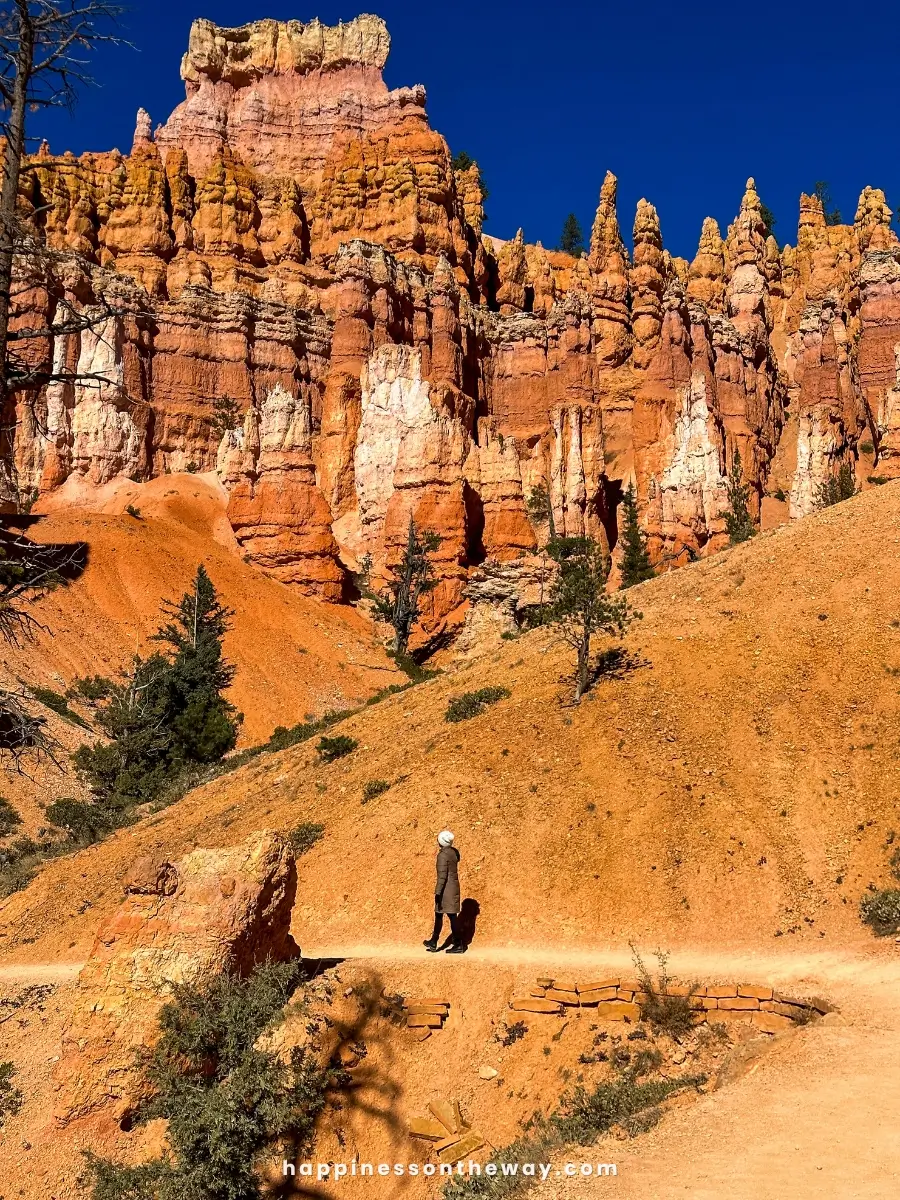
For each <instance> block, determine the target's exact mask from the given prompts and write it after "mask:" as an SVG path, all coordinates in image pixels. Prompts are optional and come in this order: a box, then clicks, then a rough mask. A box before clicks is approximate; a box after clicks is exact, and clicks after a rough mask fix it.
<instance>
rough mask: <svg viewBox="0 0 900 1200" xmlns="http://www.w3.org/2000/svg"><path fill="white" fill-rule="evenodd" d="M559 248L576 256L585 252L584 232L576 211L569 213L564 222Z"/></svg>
mask: <svg viewBox="0 0 900 1200" xmlns="http://www.w3.org/2000/svg"><path fill="white" fill-rule="evenodd" d="M557 250H562V251H563V253H565V254H571V255H573V256H574V257H575V258H578V257H580V255H582V254H583V253H584V234H583V232H582V230H581V226H580V225H579V223H578V218H577V217H576V216H575V214H574V213H569V215H568V216H567V217H566V219H565V221H564V223H563V227H562V233H561V234H560V238H559V245H558V246H557Z"/></svg>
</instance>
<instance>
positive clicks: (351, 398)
mask: <svg viewBox="0 0 900 1200" xmlns="http://www.w3.org/2000/svg"><path fill="white" fill-rule="evenodd" d="M389 49H390V39H389V36H388V32H387V29H386V27H385V25H384V22H383V21H381V20H380V18H378V17H373V16H361V17H358V18H356V19H355V20H353V21H350V22H348V23H346V24H343V25H340V26H337V27H335V28H330V27H328V26H325V25H322V24H321V23H320V22H319V21H311V22H309V23H307V24H304V23H301V22H299V21H289V22H279V21H274V20H263V21H255V22H253V23H251V24H249V25H246V26H242V27H240V28H237V29H223V28H219V27H217V26H215V25H214V24H212V23H211V22H209V21H206V20H198V21H196V22H195V23H194V25H193V27H192V30H191V34H190V40H189V45H188V50H187V53H186V54H185V56H184V59H183V61H182V67H181V74H182V78H183V80H184V83H185V91H186V96H185V100H184V101H183V102H182V103H181V104H180V105H179V106H178V107H177V108H176V110H175V111H174V112H173V113H172V114H171V116H170V117H169V118H168V120H167V121H165V122H164V123H163V124H161V125H159V126H158V127H157V128H156V130H155V132H154V130H153V122H152V120H151V117H150V116H149V114H148V113H146V112H145V111H144V110H143V109H141V110H140V111H139V112H138V114H137V119H136V127H135V134H134V142H133V145H132V147H131V150H130V153H128V154H123V153H121V152H120V151H118V150H111V151H109V152H106V153H97V154H85V155H82V156H81V157H80V158H76V157H74V156H73V155H71V154H66V155H63V156H60V157H54V156H53V155H52V154H51V153H50V151H49V149H48V148H47V147H46V146H44V147H42V149H41V150H40V152H39V153H38V154H37V155H35V156H34V157H33V158H32V159H31V160H30V167H31V169H30V170H29V171H28V172H26V173H25V174H24V175H23V181H22V188H21V195H20V207H21V211H22V214H23V216H24V217H25V218H26V219H29V220H31V221H32V222H33V225H34V228H35V231H36V234H37V236H39V237H41V238H43V239H45V240H46V242H47V243H48V244H49V245H50V246H51V247H52V248H53V249H54V250H59V251H63V252H69V253H70V254H71V256H72V257H71V259H70V260H68V264H67V266H66V269H65V272H64V275H63V284H62V286H63V288H64V290H65V292H66V296H65V298H66V299H68V300H69V301H70V302H71V303H72V304H73V305H74V306H75V307H76V308H82V309H85V310H87V311H89V312H90V311H91V310H92V308H94V309H95V310H96V312H97V313H98V314H100V315H99V316H98V321H97V323H96V325H95V326H94V327H93V328H91V329H88V330H85V331H82V332H77V331H76V332H71V333H68V334H66V335H64V336H61V337H59V338H58V339H57V340H56V343H55V344H50V342H49V341H47V340H46V339H44V340H39V341H37V342H36V343H35V346H34V349H33V354H34V355H35V356H37V358H41V356H43V358H44V359H45V360H46V362H47V363H48V364H56V366H57V368H58V369H60V370H61V369H62V368H72V367H75V368H77V370H78V371H79V373H80V375H81V376H82V378H81V379H80V380H79V381H78V382H77V383H74V384H73V383H70V382H51V383H49V384H47V385H46V386H45V387H43V388H41V389H39V390H38V391H36V392H35V393H34V394H30V395H20V396H18V397H17V398H16V403H17V413H15V414H13V413H12V412H10V413H8V414H7V416H8V418H9V420H8V421H6V422H5V424H7V425H8V426H9V427H10V428H12V427H13V425H14V427H15V436H14V439H13V442H12V444H11V445H10V446H9V447H8V452H7V454H6V456H5V459H4V462H3V471H2V473H0V487H2V489H3V495H2V497H0V499H2V501H3V502H4V503H5V504H6V505H7V506H9V505H11V504H14V503H16V502H17V501H21V499H22V498H23V497H26V496H28V497H30V496H31V495H32V494H33V493H34V492H35V491H37V492H39V493H40V492H44V491H50V490H52V489H55V488H58V487H60V486H61V485H62V484H64V483H65V482H66V480H67V479H69V478H70V477H72V476H78V477H81V478H83V479H86V480H89V481H90V482H91V483H93V484H103V483H107V482H108V481H109V480H111V479H113V478H115V477H116V476H127V477H128V478H130V479H134V480H142V479H147V478H151V477H153V476H157V475H161V474H165V473H167V472H174V471H185V470H187V471H192V470H196V471H213V470H215V471H218V473H219V476H220V478H221V481H222V483H223V485H224V487H225V489H226V491H227V493H228V496H229V499H228V514H229V518H230V520H231V522H232V525H233V528H234V531H235V534H236V537H237V541H238V543H239V545H240V547H241V551H242V553H244V554H245V555H247V556H248V557H249V558H250V559H251V560H252V561H253V562H255V563H256V564H257V565H258V566H260V567H261V568H262V569H263V570H266V571H268V572H271V573H273V574H274V575H276V576H277V578H279V579H281V580H282V581H284V582H285V583H286V584H289V585H290V586H295V587H298V588H301V589H303V590H304V591H306V592H308V593H310V594H312V595H315V596H318V597H319V598H321V599H323V600H327V601H335V602H336V601H340V600H341V599H343V598H346V597H347V595H348V594H349V589H348V583H349V576H350V573H351V572H353V571H355V570H357V569H358V568H359V565H360V563H361V562H362V560H363V559H367V560H369V561H370V562H371V564H372V570H373V572H374V573H375V577H376V579H377V578H382V579H383V578H384V577H385V574H386V572H387V571H388V570H389V568H390V567H391V565H392V564H393V563H394V562H395V561H396V560H397V558H398V556H399V554H400V553H401V552H402V546H403V544H404V542H405V539H406V534H407V530H408V526H409V520H410V518H411V517H412V519H413V520H414V521H415V522H416V523H417V525H419V526H422V527H428V528H430V529H433V530H434V531H435V532H436V533H437V534H438V535H439V536H440V539H441V542H440V547H439V549H438V551H437V553H436V555H435V563H436V570H437V577H438V584H437V587H436V588H435V589H434V591H433V592H432V593H431V594H430V596H429V598H428V605H429V609H428V612H427V613H426V615H425V624H426V632H427V633H428V634H429V635H430V634H432V633H436V632H439V631H440V630H441V629H442V628H443V627H444V626H445V625H446V624H447V623H448V621H450V622H459V621H462V620H463V619H464V616H465V609H466V605H467V603H468V599H467V597H468V589H469V585H470V584H472V585H474V584H475V583H476V582H478V581H479V580H480V581H482V583H480V584H479V587H480V588H481V592H480V593H479V595H480V596H481V599H480V601H479V602H480V603H482V604H483V603H484V602H485V596H486V595H488V594H493V591H492V588H487V589H486V588H485V587H484V586H482V585H483V580H484V579H485V578H487V579H493V578H494V575H493V574H492V572H493V571H494V569H495V568H497V567H498V566H499V565H501V564H508V563H513V564H515V563H519V564H520V565H521V568H522V570H521V571H519V568H515V569H513V568H510V570H509V571H506V574H504V575H503V578H504V580H506V581H507V583H508V581H509V580H514V579H518V578H519V576H520V575H521V574H522V572H524V575H523V577H525V576H527V577H528V578H529V579H530V578H531V573H532V568H531V566H530V565H528V564H529V563H530V562H531V559H530V558H529V556H531V555H533V554H534V553H535V552H536V551H537V552H539V551H540V547H541V545H542V544H543V543H544V542H545V541H546V539H547V537H548V536H549V534H550V531H551V526H552V528H553V529H554V530H555V531H556V532H557V533H564V534H569V535H575V536H578V535H582V534H588V535H590V536H592V537H596V538H598V539H599V540H600V541H601V542H603V543H604V544H605V545H606V546H607V547H609V549H610V550H611V551H612V552H613V556H614V558H615V555H616V545H617V538H618V517H619V505H620V502H621V498H622V495H623V493H624V491H625V489H626V488H627V487H628V486H629V485H630V484H633V485H634V486H635V489H636V493H637V500H638V508H639V513H640V519H641V522H642V524H643V526H644V529H645V531H646V533H647V534H648V537H649V545H650V550H651V554H652V556H653V557H654V559H655V561H657V562H658V563H659V564H661V565H664V566H666V567H668V566H673V565H678V564H679V563H682V562H685V561H687V560H689V559H691V558H694V557H696V556H697V555H704V554H708V553H711V552H712V551H714V550H715V549H717V548H718V547H720V546H721V545H722V544H723V541H724V538H725V533H724V520H723V513H724V511H725V508H726V504H727V494H726V478H727V475H728V473H729V471H730V470H731V469H732V467H733V464H734V461H735V456H736V455H739V456H740V461H741V469H742V474H743V478H744V480H745V482H746V483H747V484H748V485H749V487H750V500H751V508H752V511H753V513H754V515H757V514H758V513H759V511H760V508H761V501H762V498H763V496H764V494H765V493H766V491H767V490H772V488H773V486H774V485H773V483H772V481H773V479H777V480H778V481H783V484H782V483H781V482H779V487H781V486H783V488H784V490H785V492H786V493H788V494H789V500H790V512H791V515H792V516H794V517H800V516H803V515H805V514H806V513H808V512H810V511H812V509H813V508H814V507H815V506H816V504H817V502H818V501H817V497H818V494H819V490H820V488H821V485H822V484H823V483H824V482H826V481H827V480H828V479H829V478H830V477H831V476H832V475H833V474H835V473H836V471H837V470H838V469H839V468H840V466H841V465H842V464H849V465H850V466H851V467H854V468H855V464H856V459H857V456H858V450H859V446H860V444H861V442H865V441H867V440H871V442H872V444H873V447H874V451H873V453H874V456H875V459H876V462H877V472H878V474H879V475H883V476H894V475H900V382H898V381H900V245H898V242H897V238H896V236H895V235H894V233H893V232H892V230H891V227H890V221H891V216H892V214H891V211H890V209H889V208H888V207H887V204H886V203H885V199H884V194H883V192H880V191H879V190H877V189H875V188H872V187H867V188H865V190H864V191H863V193H862V195H861V197H860V201H859V208H858V210H857V213H856V217H855V220H854V223H853V224H852V225H828V224H827V223H826V217H825V214H824V212H823V211H822V206H821V203H820V202H819V200H818V199H817V198H816V197H809V196H803V197H801V200H800V216H799V223H798V234H797V240H796V245H793V246H791V245H788V246H784V247H781V248H779V247H778V245H777V244H776V243H775V240H774V238H772V237H771V236H770V235H769V233H768V230H767V228H766V224H765V216H764V212H765V207H764V205H763V203H762V200H761V198H760V196H759V194H758V192H757V189H756V186H755V184H754V181H753V180H752V179H750V180H748V181H747V185H746V188H745V191H744V194H743V197H742V198H741V200H740V205H739V208H738V212H737V215H736V217H735V220H734V221H733V222H732V224H731V225H730V226H729V227H728V229H727V231H726V232H725V234H724V236H723V234H722V232H721V230H720V229H719V226H718V225H717V223H716V222H715V221H713V220H712V219H711V218H707V219H706V220H705V221H704V222H703V224H702V228H701V229H700V230H699V231H698V233H699V242H698V247H697V252H696V254H695V256H694V257H693V259H692V260H691V261H690V262H688V261H687V260H684V259H681V258H677V257H674V256H673V255H671V254H670V253H669V252H668V251H667V250H666V248H665V242H664V230H663V229H662V228H661V225H660V220H659V216H658V213H657V210H656V208H655V207H654V205H653V204H652V203H651V202H650V201H649V200H647V199H642V200H640V201H639V203H638V205H637V209H636V212H635V214H634V220H633V227H632V228H633V242H632V245H633V250H632V251H629V249H628V248H627V247H626V245H625V242H624V241H623V238H622V234H621V226H620V222H619V214H618V211H617V181H616V179H615V176H613V175H612V174H610V173H607V174H606V176H605V178H604V179H603V180H602V183H601V187H600V194H599V201H598V207H597V213H596V218H595V220H594V223H593V227H592V230H591V238H590V248H589V250H588V251H587V252H586V253H584V254H583V255H581V256H580V257H578V258H575V257H573V256H571V255H568V254H564V253H561V252H559V251H553V250H546V249H545V248H544V247H542V246H541V245H540V244H536V245H530V244H528V243H527V242H526V241H525V239H524V236H523V235H522V233H521V231H519V232H518V233H517V234H516V236H515V237H513V238H511V239H510V240H508V241H501V240H500V239H497V238H493V237H490V236H487V235H486V234H484V233H483V231H482V225H483V220H484V216H483V208H482V203H483V187H482V184H481V179H480V174H479V171H478V168H477V165H474V164H468V165H465V166H461V167H460V168H459V169H458V170H455V169H454V167H453V165H452V163H451V158H450V153H449V150H448V147H447V144H446V142H445V141H444V139H443V138H442V137H441V136H440V135H439V134H438V133H436V132H435V131H434V130H432V129H431V127H430V124H429V121H428V117H427V114H426V110H425V91H424V88H422V87H421V86H418V85H417V86H415V87H409V88H398V89H395V90H393V91H391V90H389V89H388V88H387V86H386V85H385V83H384V80H383V77H382V69H383V67H384V64H385V61H386V59H387V55H388V51H389ZM736 199H737V198H736ZM21 269H22V270H24V269H25V268H24V266H23V267H22V268H21ZM22 282H23V283H24V284H25V286H23V287H22V288H21V289H20V290H19V292H18V295H19V299H18V301H17V303H18V308H17V311H16V314H15V318H14V319H15V321H16V322H17V323H18V324H19V325H32V326H34V325H36V324H37V323H39V322H40V323H43V321H44V320H45V319H46V316H47V314H48V313H49V312H51V311H52V310H53V306H54V304H55V303H56V302H57V300H56V298H55V297H54V295H52V294H51V292H50V291H48V289H47V288H46V287H44V286H42V284H43V282H44V281H42V280H40V279H28V278H23V280H22ZM101 306H105V307H101ZM57 373H58V372H57ZM10 406H12V402H10ZM535 497H546V499H545V500H544V502H542V503H537V504H535V503H533V500H534V499H535ZM504 569H505V568H504ZM485 572H487V574H485ZM510 572H511V573H510ZM507 583H505V584H504V587H507ZM507 591H508V593H509V596H513V594H514V593H515V588H514V587H513V585H512V584H511V583H509V586H508V587H507ZM482 593H484V594H483V595H482ZM473 595H474V593H473ZM504 595H506V593H504ZM507 600H508V597H507ZM504 603H507V602H506V601H504ZM516 603H518V601H515V603H513V601H509V602H508V603H507V609H508V610H509V611H513V609H514V608H515V604H516ZM510 604H512V605H513V608H512V609H510V608H509V605H510ZM504 612H506V609H505V610H504ZM507 617H508V613H507V616H503V617H502V620H506V619H507ZM480 619H481V618H479V620H480ZM491 620H493V618H491ZM488 624H490V621H489V622H488ZM472 627H473V626H472V625H471V622H470V629H471V628H472Z"/></svg>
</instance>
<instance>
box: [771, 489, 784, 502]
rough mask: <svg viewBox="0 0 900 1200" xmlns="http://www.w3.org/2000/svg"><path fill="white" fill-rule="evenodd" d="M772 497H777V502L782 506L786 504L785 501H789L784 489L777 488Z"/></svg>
mask: <svg viewBox="0 0 900 1200" xmlns="http://www.w3.org/2000/svg"><path fill="white" fill-rule="evenodd" d="M772 495H773V496H774V497H775V499H776V500H780V501H781V503H782V504H784V503H785V501H786V500H787V496H786V495H785V491H784V488H776V489H775V491H774V492H773V493H772Z"/></svg>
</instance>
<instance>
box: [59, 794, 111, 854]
mask: <svg viewBox="0 0 900 1200" xmlns="http://www.w3.org/2000/svg"><path fill="white" fill-rule="evenodd" d="M46 816H47V820H48V821H49V822H50V824H51V825H52V826H53V827H54V828H55V829H62V830H64V831H65V833H66V835H67V837H68V840H69V841H70V842H75V843H77V844H78V845H79V846H88V845H90V844H91V843H92V842H99V841H100V840H101V839H102V838H104V837H106V835H107V834H108V833H110V832H111V831H112V830H113V829H114V828H115V826H116V822H115V821H114V820H113V819H112V817H111V814H110V813H109V811H107V810H104V809H103V808H101V807H100V805H98V804H86V803H85V802H84V801H83V800H56V801H54V802H53V804H48V805H47V810H46Z"/></svg>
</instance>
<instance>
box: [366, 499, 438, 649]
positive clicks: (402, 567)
mask: <svg viewBox="0 0 900 1200" xmlns="http://www.w3.org/2000/svg"><path fill="white" fill-rule="evenodd" d="M440 544H441V539H440V538H439V537H438V535H437V534H436V533H432V532H431V531H430V530H425V531H424V532H420V531H419V530H418V529H417V528H416V523H415V521H414V520H413V518H412V514H410V518H409V528H408V529H407V534H406V546H405V547H404V550H403V554H402V555H401V558H400V561H399V562H398V563H397V564H396V565H395V566H393V567H390V568H389V575H390V578H389V580H388V584H387V587H386V589H385V590H384V591H383V592H377V591H375V590H374V589H373V588H372V585H371V574H372V563H371V560H370V559H369V558H368V557H367V558H365V559H363V562H362V564H361V565H362V572H361V576H360V582H361V585H362V592H363V595H365V596H366V597H367V598H368V599H369V600H371V601H372V602H373V604H374V605H375V610H376V612H377V613H378V614H379V616H381V617H383V618H384V620H385V621H388V622H389V623H390V624H391V625H392V626H393V628H394V647H393V649H394V654H395V655H396V656H397V658H398V659H403V658H405V657H406V654H407V651H408V649H409V639H410V637H411V636H412V631H413V628H414V626H415V624H416V622H417V621H418V619H419V616H420V602H421V600H422V597H423V596H425V595H427V594H428V593H429V592H431V591H433V590H434V588H435V586H436V582H437V581H436V580H435V578H434V566H433V564H432V561H431V555H432V554H433V553H434V552H435V550H437V548H438V546H440Z"/></svg>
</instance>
